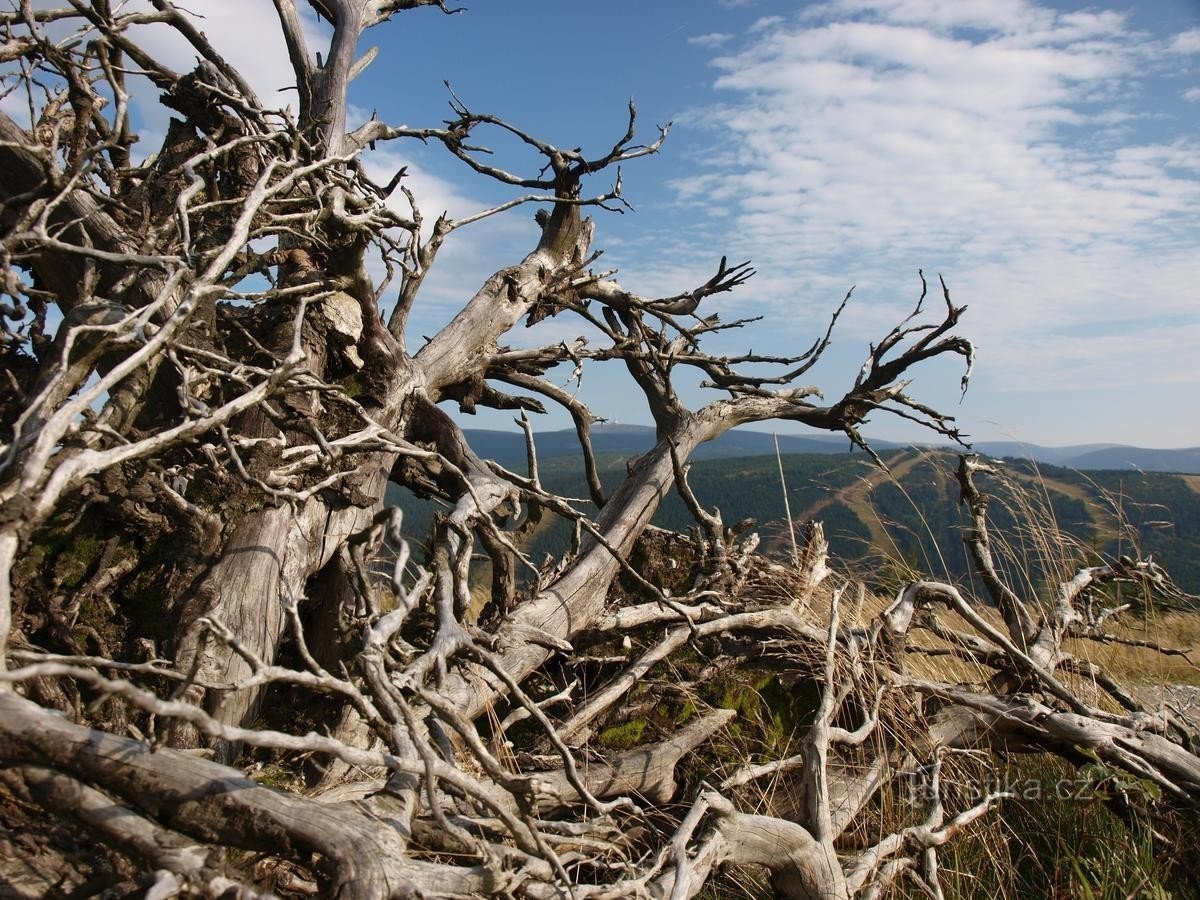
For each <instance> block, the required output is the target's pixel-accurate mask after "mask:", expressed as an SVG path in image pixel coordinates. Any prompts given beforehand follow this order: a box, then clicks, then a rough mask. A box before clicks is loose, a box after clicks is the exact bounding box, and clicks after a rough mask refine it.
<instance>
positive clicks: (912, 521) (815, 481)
mask: <svg viewBox="0 0 1200 900" xmlns="http://www.w3.org/2000/svg"><path fill="white" fill-rule="evenodd" d="M467 434H468V437H469V438H470V439H471V441H472V446H473V447H474V448H475V449H476V452H478V453H480V455H482V456H486V457H488V458H491V459H495V460H496V461H497V462H499V463H500V464H501V465H505V466H507V467H510V468H512V469H513V470H514V471H516V472H518V473H521V474H524V472H525V440H524V436H523V435H520V434H515V433H509V432H498V431H475V432H468V433H467ZM536 441H537V448H538V457H539V468H540V476H541V480H542V483H543V484H544V486H545V487H546V488H547V489H549V490H551V491H553V492H554V493H557V494H559V495H560V496H566V497H573V498H586V497H587V488H586V483H585V481H584V477H583V468H582V463H581V461H580V459H579V455H578V445H577V443H575V436H574V432H548V433H543V434H539V435H537V438H536ZM652 441H653V431H652V430H651V429H645V428H638V427H633V426H616V427H612V426H610V427H606V428H603V429H598V430H597V434H596V435H595V440H594V444H595V447H596V450H597V463H598V469H599V473H600V477H601V481H602V482H603V483H604V484H605V486H606V488H607V489H610V490H611V489H612V488H613V487H615V485H616V484H617V483H618V481H619V477H620V476H621V475H623V474H624V472H625V465H626V462H627V461H628V460H629V459H630V458H631V457H633V456H635V455H637V454H640V453H641V452H643V451H644V450H646V449H647V448H648V447H649V446H650V445H651V443H652ZM779 443H780V449H781V451H782V457H781V458H782V462H783V469H784V481H785V482H786V485H787V498H788V503H789V504H790V508H791V513H792V518H793V521H794V522H795V524H796V531H797V534H798V535H799V534H800V533H801V531H802V528H803V526H804V525H805V524H806V523H808V522H811V521H819V522H821V523H822V524H823V526H824V528H825V534H826V537H827V538H828V539H829V542H830V546H831V549H832V552H833V555H834V557H835V558H836V559H838V560H839V561H840V562H841V563H842V564H843V565H844V566H846V567H848V568H849V569H850V570H852V571H855V572H857V573H858V574H860V575H861V576H862V577H863V578H864V579H865V580H866V581H868V583H870V584H871V586H872V587H874V588H876V589H880V590H890V589H891V588H893V587H894V586H895V585H897V584H899V583H900V582H902V581H903V580H906V579H907V578H909V577H913V576H918V575H919V576H930V577H935V578H948V579H951V580H954V581H956V582H960V583H969V581H970V577H971V576H970V564H969V561H968V559H967V556H966V552H965V548H964V546H963V542H962V534H963V528H964V525H965V522H966V519H965V517H964V514H963V511H962V510H961V509H960V506H959V502H958V485H957V482H956V480H955V477H954V472H955V468H956V466H957V455H956V454H955V453H953V452H951V451H948V450H946V449H930V448H917V447H906V446H903V445H899V444H888V443H886V442H879V443H877V444H875V447H876V450H877V452H878V453H879V454H880V455H881V456H882V457H883V459H884V460H885V462H886V463H887V466H888V470H889V471H886V472H885V471H884V470H882V469H880V468H879V467H877V466H875V465H874V464H873V463H872V462H871V461H870V460H869V459H868V458H867V457H866V456H865V454H863V453H861V452H855V453H849V452H847V450H846V442H845V440H844V439H842V440H839V439H837V438H830V437H827V436H815V437H792V436H780V438H779ZM989 446H993V445H986V444H985V445H981V446H978V447H977V448H976V449H977V450H979V451H980V452H982V453H984V455H988V456H1000V455H1005V453H1007V455H1009V456H1010V458H1008V459H1005V460H1003V461H1002V462H1001V463H1000V464H999V465H998V472H999V473H1000V474H999V475H998V476H997V477H987V478H986V479H985V481H984V483H983V485H981V486H983V487H984V488H985V489H986V490H987V491H988V492H989V493H990V494H991V495H992V498H993V499H992V503H991V506H990V508H989V515H990V516H991V519H992V522H993V524H994V529H993V534H994V538H995V540H996V542H997V544H999V546H996V547H994V551H995V552H996V554H997V556H998V559H999V561H1000V564H1001V565H1002V567H1003V568H1004V569H1005V570H1006V577H1007V578H1008V579H1009V580H1010V582H1011V583H1012V584H1013V585H1014V586H1015V587H1018V589H1021V588H1025V589H1031V590H1036V589H1038V588H1040V587H1042V586H1043V585H1044V584H1045V583H1046V582H1047V581H1057V580H1059V579H1062V578H1064V577H1070V575H1071V574H1073V573H1074V571H1075V569H1076V568H1077V567H1079V566H1080V565H1090V564H1093V563H1095V562H1096V561H1097V560H1098V559H1099V558H1100V556H1101V555H1105V556H1111V555H1113V554H1121V553H1130V552H1141V553H1142V554H1153V555H1154V558H1155V559H1156V560H1157V561H1158V562H1159V563H1161V564H1162V565H1163V566H1164V567H1165V568H1166V569H1167V570H1168V571H1169V572H1170V573H1171V575H1172V576H1173V577H1174V578H1175V580H1176V582H1177V583H1178V584H1179V586H1180V587H1181V588H1182V589H1183V590H1184V591H1187V592H1188V593H1191V594H1197V593H1200V475H1198V474H1193V473H1192V472H1200V466H1197V465H1195V464H1193V465H1191V470H1192V472H1188V473H1184V474H1179V473H1171V472H1163V471H1154V468H1155V465H1156V464H1161V465H1163V466H1166V465H1168V464H1170V463H1171V462H1172V461H1175V462H1176V463H1179V468H1181V469H1182V468H1185V464H1186V463H1187V460H1188V459H1189V458H1191V459H1193V460H1194V462H1200V449H1197V450H1180V451H1144V450H1139V449H1137V448H1131V447H1118V446H1115V445H1104V446H1093V447H1075V448H1053V449H1052V448H1037V447H1029V446H1026V445H1005V444H1000V445H994V448H993V449H995V450H998V451H1001V452H1000V453H998V454H992V453H988V452H987V450H988V447H989ZM814 448H817V449H814ZM1035 450H1036V451H1041V452H1040V455H1041V456H1047V455H1049V456H1055V457H1056V458H1059V459H1063V460H1067V461H1072V462H1070V464H1068V465H1063V464H1051V463H1049V462H1036V461H1034V460H1033V459H1029V458H1017V457H1016V454H1017V453H1018V452H1019V451H1021V452H1023V453H1024V454H1026V455H1032V454H1031V453H1030V451H1035ZM774 452H775V451H774V439H773V436H772V435H770V434H764V433H761V432H753V431H749V432H736V431H735V432H732V433H730V434H728V435H726V436H725V438H723V439H722V440H720V441H716V442H714V443H713V444H711V445H706V446H704V447H702V448H701V451H700V452H698V453H697V454H695V457H694V459H695V462H694V463H693V464H692V466H691V469H690V474H689V483H690V484H691V486H692V489H693V491H694V492H695V494H696V496H697V497H698V498H699V500H700V501H701V502H702V503H703V504H704V505H705V506H707V507H714V506H715V507H717V508H719V509H720V511H721V514H722V517H723V518H724V521H725V523H726V524H727V525H733V524H734V523H738V522H741V521H743V520H746V519H753V520H754V521H755V525H754V526H753V527H754V529H755V530H757V531H758V533H759V534H760V536H761V537H762V545H761V547H762V549H763V550H765V552H767V553H768V554H769V555H771V556H774V557H776V558H779V559H781V560H784V559H787V558H788V557H789V556H790V555H791V535H790V532H789V529H788V527H787V518H786V514H785V511H784V509H785V507H784V493H783V488H782V486H781V484H780V474H779V464H778V463H777V461H776V459H775V455H774ZM1189 454H1190V457H1189ZM1081 459H1082V460H1085V461H1086V460H1088V459H1091V460H1094V461H1100V462H1103V463H1106V464H1109V465H1112V466H1113V468H1110V469H1101V470H1096V471H1086V472H1085V471H1080V470H1079V467H1078V466H1077V465H1075V463H1077V462H1078V461H1079V460H1081ZM1119 459H1126V460H1128V461H1130V462H1132V463H1136V464H1137V465H1138V466H1139V468H1131V467H1129V466H1120V465H1119V464H1118V463H1117V462H1115V461H1116V460H1119ZM393 490H394V492H395V493H394V494H393V495H392V496H390V497H389V502H393V503H400V504H402V505H403V506H404V507H405V511H406V519H405V532H406V533H408V534H409V535H410V536H411V538H413V539H415V542H416V543H420V541H421V540H422V538H423V537H424V535H425V533H426V532H427V530H428V526H429V523H430V521H431V516H432V514H433V511H434V508H433V505H432V504H429V503H426V502H423V501H418V500H417V499H416V498H414V497H412V496H411V495H407V494H406V492H403V491H401V490H400V489H397V488H393ZM576 505H577V506H578V508H580V509H585V510H589V511H592V512H594V507H592V505H591V504H590V503H589V502H586V501H585V500H583V499H580V500H579V502H578V503H577V504H576ZM655 522H656V524H658V525H661V526H662V527H665V528H669V529H673V530H680V529H686V528H688V527H689V526H690V525H692V524H693V522H692V519H691V515H690V513H689V512H688V511H687V509H686V507H685V506H684V504H683V503H682V501H681V500H680V499H679V497H678V496H676V495H674V494H672V496H670V497H668V498H667V500H666V501H665V502H664V503H663V505H662V507H661V508H660V510H659V512H658V515H657V517H656V519H655ZM570 539H571V531H570V528H568V527H567V526H566V525H565V524H564V523H562V522H561V521H558V520H556V519H555V517H553V516H550V515H547V516H546V517H544V519H543V520H542V522H541V523H539V525H538V527H537V528H536V529H535V530H534V531H533V532H532V534H531V535H530V536H529V538H528V540H527V544H526V550H527V552H528V554H529V556H530V558H531V559H533V560H534V561H535V562H539V563H540V562H541V561H542V560H543V559H544V558H545V556H546V555H547V554H549V555H551V556H555V557H557V556H558V555H559V554H561V553H563V552H564V551H566V550H567V548H568V547H569V545H570ZM1001 539H1002V540H1003V541H1004V542H1005V543H1003V544H1000V540H1001Z"/></svg>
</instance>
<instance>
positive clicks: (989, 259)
mask: <svg viewBox="0 0 1200 900" xmlns="http://www.w3.org/2000/svg"><path fill="white" fill-rule="evenodd" d="M1194 45H1200V29H1194V30H1192V31H1187V32H1183V33H1179V34H1175V35H1169V36H1163V35H1157V36H1155V35H1150V34H1146V33H1141V32H1138V31H1136V30H1134V29H1132V27H1131V25H1130V23H1129V22H1128V21H1126V19H1125V17H1124V16H1122V15H1121V14H1119V13H1117V12H1113V11H1095V12H1072V13H1063V12H1057V11H1055V10H1052V9H1049V8H1046V7H1044V6H1041V5H1039V4H1036V3H1033V2H1025V0H834V2H830V3H826V4H822V5H821V6H819V7H814V8H810V9H809V10H807V11H806V12H804V13H801V14H799V15H797V16H796V17H794V18H792V19H789V20H786V21H773V22H771V23H769V24H768V25H766V26H763V27H756V28H754V29H753V30H752V31H751V32H750V33H749V34H748V35H747V36H745V37H744V38H743V39H742V42H741V43H740V45H738V46H736V47H735V48H734V49H733V51H732V52H728V53H726V54H725V55H722V56H720V57H718V58H716V59H715V60H714V66H715V68H716V70H717V73H718V74H717V77H716V79H715V84H714V86H715V88H716V89H717V91H718V92H719V94H721V95H724V97H725V98H727V99H726V100H725V101H724V102H721V103H719V104H718V105H715V106H712V107H710V108H707V109H704V110H702V111H699V112H697V113H695V114H694V115H693V116H692V118H691V121H692V123H693V124H699V125H702V126H704V127H706V128H708V129H709V137H710V141H711V143H712V144H713V145H714V146H715V147H716V149H711V148H710V150H709V151H708V152H706V154H705V156H704V158H703V162H702V163H701V164H698V166H697V167H696V168H695V169H694V170H693V171H692V172H690V173H688V174H686V175H684V176H682V177H679V178H677V179H676V180H675V181H674V183H673V186H674V188H675V190H676V192H677V197H678V199H679V200H680V201H681V202H682V203H684V204H687V205H689V206H693V207H696V208H698V209H699V210H701V211H702V212H704V213H707V216H708V221H709V223H710V225H711V227H712V230H713V233H714V234H718V235H719V237H720V239H721V247H722V248H723V249H727V250H728V251H729V252H731V253H733V254H736V255H743V254H744V255H746V256H753V257H754V259H755V262H756V263H757V264H758V266H759V269H760V272H762V273H763V277H761V278H760V279H756V280H757V281H758V282H759V283H758V284H756V285H754V289H755V293H756V295H757V299H758V300H760V301H766V302H768V303H769V302H771V301H774V302H775V304H776V309H778V310H780V311H782V310H783V309H785V308H788V307H789V306H790V305H791V304H792V303H793V302H794V298H795V296H796V292H797V290H798V289H800V290H803V289H805V288H808V287H814V286H816V287H821V288H822V289H823V290H827V289H828V281H829V277H828V276H829V275H830V273H837V272H841V273H843V274H842V278H843V281H844V282H850V281H857V282H858V283H859V285H860V291H862V293H863V294H864V295H865V300H866V303H867V305H866V306H865V307H860V312H858V313H853V314H850V315H848V317H847V322H846V324H847V326H848V328H849V330H851V331H852V332H855V333H856V336H858V337H875V336H878V332H879V331H880V325H881V322H882V321H883V319H884V317H885V315H884V314H885V313H889V312H892V311H898V310H899V309H900V308H901V306H900V303H901V300H902V299H904V298H900V297H897V299H896V300H894V301H893V300H888V299H887V298H888V297H895V296H896V294H895V292H894V291H893V292H889V293H885V292H884V289H885V286H888V285H895V284H896V283H897V281H898V280H900V279H903V278H904V276H905V275H906V274H907V273H908V272H911V271H912V270H914V269H916V268H917V267H918V266H922V265H923V266H925V267H926V268H928V269H932V268H935V267H936V268H940V269H942V270H944V271H946V272H947V273H948V275H949V276H950V277H951V279H952V284H953V286H954V287H955V289H956V296H957V298H958V299H959V300H967V301H969V302H971V305H972V313H973V316H972V319H971V321H970V323H969V329H968V330H969V331H970V333H971V334H972V336H974V337H976V338H977V339H978V341H979V343H980V345H981V350H982V351H984V352H983V355H982V360H983V362H982V365H983V366H984V367H985V368H987V367H993V368H992V371H993V372H998V371H999V370H1000V369H999V367H1005V369H1006V370H1007V371H1011V372H1012V373H1013V379H1014V381H1013V383H1014V384H1016V383H1018V382H1019V383H1020V384H1022V385H1024V386H1032V385H1039V384H1046V383H1058V384H1062V383H1063V382H1064V380H1070V381H1072V382H1081V383H1082V382H1087V383H1091V384H1095V385H1097V386H1099V384H1100V383H1102V382H1104V381H1106V380H1114V381H1116V380H1120V381H1122V382H1123V383H1126V384H1129V383H1135V384H1143V385H1152V384H1160V383H1170V382H1176V381H1178V380H1180V379H1181V378H1185V377H1192V378H1194V371H1195V369H1194V364H1193V363H1192V362H1191V361H1190V360H1189V359H1188V358H1187V357H1186V355H1185V354H1180V353H1176V354H1169V353H1158V354H1157V355H1156V358H1155V364H1154V365H1153V366H1149V365H1145V360H1144V357H1143V356H1142V354H1143V353H1144V352H1145V350H1146V348H1149V347H1161V346H1162V345H1163V343H1164V342H1166V341H1169V340H1170V339H1171V337H1172V335H1174V336H1175V337H1177V338H1180V337H1182V336H1183V335H1184V334H1191V333H1193V332H1195V331H1197V330H1200V326H1198V325H1197V322H1198V321H1200V320H1198V319H1197V315H1196V306H1195V298H1196V292H1195V291H1196V289H1195V285H1196V284H1197V283H1198V279H1200V262H1198V261H1200V237H1198V235H1200V142H1198V141H1197V140H1196V138H1195V137H1194V136H1193V135H1192V134H1191V133H1190V132H1191V130H1192V129H1190V128H1188V127H1186V124H1185V123H1180V122H1177V121H1174V120H1172V119H1171V118H1170V116H1169V114H1168V113H1167V112H1165V111H1164V109H1160V108H1156V107H1155V106H1154V104H1153V102H1152V101H1151V102H1150V103H1147V98H1146V96H1145V90H1146V88H1145V81H1146V79H1147V78H1148V77H1151V76H1153V75H1154V74H1155V71H1156V66H1158V65H1159V60H1161V59H1162V58H1163V57H1164V51H1169V52H1170V53H1171V54H1183V53H1190V52H1194V50H1193V49H1192V48H1193V46H1194ZM1172 93H1173V95H1174V96H1176V97H1178V96H1179V88H1175V89H1174V91H1173V92H1172ZM1164 96H1165V94H1164ZM1185 96H1186V97H1187V98H1188V99H1200V94H1197V93H1196V91H1195V90H1192V91H1189V92H1188V93H1187V94H1186V95H1185ZM1150 117H1153V119H1154V128H1153V129H1152V130H1151V129H1145V130H1142V129H1139V128H1138V127H1136V125H1137V124H1138V123H1139V122H1140V121H1142V120H1143V119H1148V118H1150ZM680 264H681V262H680V261H679V260H676V261H675V262H674V265H676V266H678V265H680ZM872 298H874V299H872ZM872 303H874V304H876V305H871V304H872ZM893 306H894V309H893V308H892V307H893ZM1068 345H1069V346H1070V348H1071V349H1070V351H1069V352H1066V351H1065V350H1061V349H1060V351H1059V352H1054V350H1053V348H1055V347H1058V348H1065V347H1067V346H1068ZM988 354H990V355H988ZM1105 372H1107V373H1109V374H1108V375H1105V374H1104V373H1105ZM1071 373H1075V374H1071ZM1052 379H1057V382H1053V381H1051V380H1052ZM1131 380H1132V381H1131Z"/></svg>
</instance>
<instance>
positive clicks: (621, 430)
mask: <svg viewBox="0 0 1200 900" xmlns="http://www.w3.org/2000/svg"><path fill="white" fill-rule="evenodd" d="M463 433H464V434H465V435H466V437H467V441H468V442H469V443H470V444H471V447H472V448H473V449H474V450H475V452H476V453H478V454H479V455H480V456H483V457H486V458H487V459H494V460H496V461H497V462H498V463H500V464H501V465H505V466H507V465H513V464H520V463H522V462H524V460H525V436H524V435H523V434H520V433H519V432H513V431H490V430H485V429H479V428H467V429H464V431H463ZM591 434H592V448H593V450H595V452H596V453H620V454H635V453H644V452H646V451H647V450H649V449H650V448H651V447H653V446H654V443H655V436H654V429H653V428H651V427H649V426H646V425H610V424H606V423H605V424H600V425H596V426H593V428H592V432H591ZM534 440H535V443H536V445H537V452H538V458H539V459H551V458H554V457H556V456H576V455H578V454H579V440H578V438H577V437H576V436H575V431H574V429H570V428H568V429H564V430H562V431H542V432H537V433H535V435H534ZM875 446H876V448H877V450H879V451H883V450H895V449H897V448H899V447H901V446H902V445H901V444H897V443H893V442H891V441H879V442H877V444H876V445H875ZM779 449H780V452H782V453H847V452H849V451H850V449H851V447H850V441H849V440H848V439H847V438H846V437H845V435H836V434H813V435H790V434H781V435H779ZM855 452H857V453H859V454H861V453H862V451H861V450H857V451H855ZM774 454H775V437H774V435H772V434H771V433H769V432H765V431H746V430H742V429H735V430H733V431H729V432H726V433H725V434H723V435H722V436H721V437H719V438H717V439H716V440H715V441H709V442H708V443H707V444H701V445H700V446H699V447H698V448H697V449H696V452H695V453H693V454H692V458H693V459H726V458H730V457H739V456H768V455H770V456H773V455H774Z"/></svg>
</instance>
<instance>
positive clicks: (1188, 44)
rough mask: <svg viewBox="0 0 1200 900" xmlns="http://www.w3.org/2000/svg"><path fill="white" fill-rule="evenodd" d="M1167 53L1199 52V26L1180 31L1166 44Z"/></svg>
mask: <svg viewBox="0 0 1200 900" xmlns="http://www.w3.org/2000/svg"><path fill="white" fill-rule="evenodd" d="M1167 51H1168V52H1169V53H1182V54H1191V53H1200V28H1190V29H1188V30H1187V31H1181V32H1180V33H1179V34H1177V35H1175V37H1174V38H1173V39H1172V40H1171V43H1169V44H1168V45H1167Z"/></svg>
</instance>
